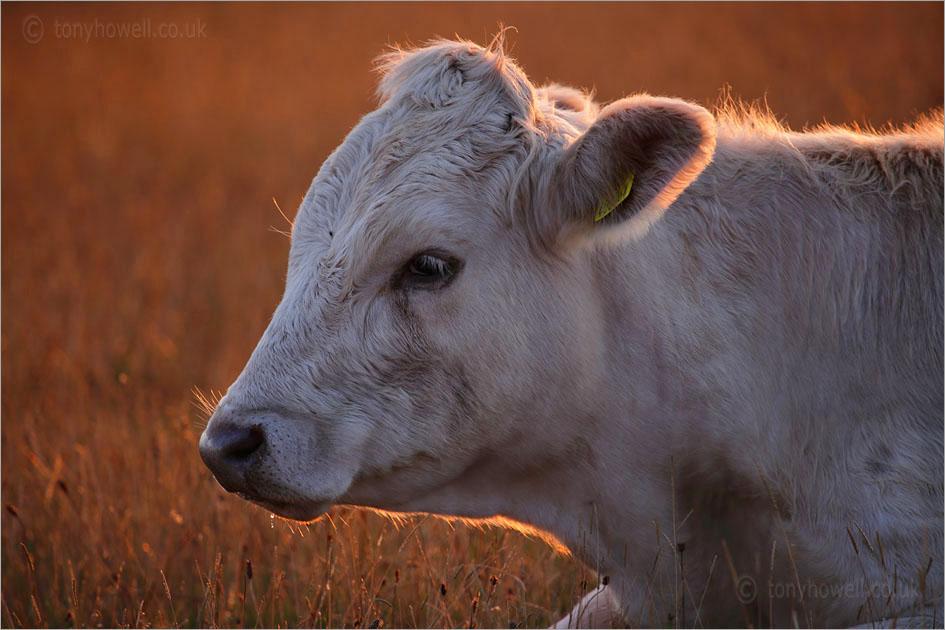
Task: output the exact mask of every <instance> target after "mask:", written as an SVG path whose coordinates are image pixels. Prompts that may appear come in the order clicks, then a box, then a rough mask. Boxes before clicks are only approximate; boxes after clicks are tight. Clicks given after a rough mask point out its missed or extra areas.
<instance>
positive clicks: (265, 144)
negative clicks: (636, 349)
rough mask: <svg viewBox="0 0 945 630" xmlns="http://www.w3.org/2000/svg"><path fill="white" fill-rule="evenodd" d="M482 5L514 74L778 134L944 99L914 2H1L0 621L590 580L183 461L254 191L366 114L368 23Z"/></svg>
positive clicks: (519, 620)
mask: <svg viewBox="0 0 945 630" xmlns="http://www.w3.org/2000/svg"><path fill="white" fill-rule="evenodd" d="M499 22H502V23H503V24H505V25H511V26H514V27H516V28H517V29H518V31H517V32H515V31H513V32H511V33H510V34H509V42H510V44H511V54H512V56H514V57H516V58H517V59H518V60H519V61H520V62H521V63H522V64H523V66H524V67H525V69H526V70H527V72H528V73H529V74H530V76H531V77H532V78H533V79H534V80H535V81H538V82H541V81H545V80H552V79H553V80H556V81H560V82H563V83H570V84H573V85H576V86H584V87H588V88H594V89H596V92H597V95H598V98H599V99H601V100H604V101H607V100H612V99H615V98H618V97H620V96H622V95H624V94H627V93H630V92H634V91H642V90H645V91H649V92H652V93H658V94H668V95H675V96H681V97H685V98H689V99H691V100H694V101H696V102H700V103H703V104H707V105H710V104H712V103H713V102H715V101H716V100H717V98H718V95H719V90H720V88H722V87H723V86H724V85H726V84H729V85H731V89H732V93H733V94H734V95H736V96H739V97H741V98H743V99H745V100H749V101H751V100H756V99H766V100H767V103H768V105H769V106H770V108H771V109H772V110H773V111H774V112H775V113H776V114H777V115H779V116H780V117H782V118H783V120H784V121H785V122H787V123H788V124H790V125H791V126H793V127H795V128H802V127H804V126H805V125H814V124H818V123H821V122H823V121H824V120H826V121H829V122H831V123H859V124H872V125H874V126H877V127H879V126H882V125H884V124H886V123H887V122H891V123H893V124H899V123H903V122H907V121H909V120H911V119H912V118H913V117H914V116H915V115H916V114H918V113H920V112H923V111H926V110H928V109H930V108H932V107H935V106H941V105H942V94H943V79H942V78H943V62H942V53H943V40H942V36H943V26H942V24H943V6H942V4H941V3H926V4H908V3H888V4H887V3H869V4H865V3H864V4H858V3H842V4H818V3H805V4H768V3H764V4H701V3H700V4H677V3H667V4H662V3H658V4H610V3H607V4H581V5H574V4H555V5H547V4H537V3H519V4H511V3H509V4H506V3H489V4H454V5H445V4H437V3H431V4H428V3H422V4H357V5H345V4H333V3H329V4H316V5H277V6H265V7H264V6H259V5H256V4H248V5H245V4H244V5H217V4H213V5H201V4H187V5H179V4H152V5H147V6H144V5H140V6H138V5H126V4H118V5H115V4H107V5H101V4H98V5H82V4H78V5H76V4H68V5H65V4H43V5H33V4H10V3H4V4H3V6H2V503H3V511H2V610H0V623H2V625H3V626H6V627H14V626H49V627H62V626H64V627H72V626H92V627H102V626H105V627H114V626H121V627H147V626H205V627H206V626H209V627H223V626H226V627H236V626H240V627H247V626H248V627H258V626H266V627H297V626H318V627H325V626H342V625H343V626H351V627H354V626H358V627H377V626H381V627H440V626H462V627H474V626H479V627H488V626H505V627H513V626H517V627H523V626H528V627H532V626H534V627H540V626H543V625H547V624H549V623H551V622H552V621H553V620H554V619H555V618H557V617H558V616H560V615H562V614H563V613H565V612H566V610H567V609H568V608H569V607H570V606H571V605H572V604H573V603H574V602H575V601H576V600H577V598H579V597H580V595H581V593H582V591H583V590H584V589H586V588H590V587H593V586H594V582H593V580H594V579H595V578H594V577H593V576H592V575H591V574H589V573H586V572H585V571H584V570H583V569H581V568H580V567H579V566H578V565H577V564H576V563H575V561H574V560H572V559H571V558H568V557H564V556H561V555H559V554H556V553H555V552H554V551H553V550H552V549H551V548H550V547H548V546H547V545H545V544H544V543H542V542H541V541H537V540H528V539H526V538H523V537H522V536H521V535H519V534H517V533H512V532H507V531H504V530H498V529H485V530H478V529H470V528H467V527H464V526H460V525H450V524H448V523H446V522H444V521H441V520H438V519H435V518H426V519H419V518H418V519H411V520H408V521H406V522H405V523H403V524H399V525H397V524H394V523H392V522H389V521H387V520H385V519H383V518H381V517H379V516H376V515H374V514H371V513H365V512H361V511H355V510H350V509H335V510H333V511H332V512H331V514H330V518H324V519H322V520H319V521H318V522H315V523H313V524H311V525H302V526H299V525H292V524H289V523H287V522H284V521H281V520H278V519H275V520H273V519H271V518H270V515H269V514H268V513H266V512H265V511H263V510H262V509H260V508H257V507H254V506H252V505H250V504H248V503H246V502H243V501H242V500H240V499H238V498H236V497H233V496H230V495H227V494H226V493H225V492H224V491H223V490H222V489H221V488H220V487H219V486H218V485H217V484H216V483H215V481H214V480H213V478H212V477H211V475H210V473H209V471H208V470H207V469H206V468H205V467H204V466H203V464H202V462H201V461H200V458H199V457H198V454H197V439H198V437H199V433H200V427H201V426H202V421H203V415H202V413H201V411H200V410H199V409H198V408H197V407H196V406H195V405H194V395H193V391H194V388H195V387H198V388H200V389H201V390H202V391H204V392H208V393H209V392H214V391H220V390H225V389H226V387H227V386H228V385H229V383H230V382H231V381H232V380H233V379H234V378H235V377H236V376H237V375H238V374H239V372H240V370H241V369H242V366H243V363H244V362H245V360H246V359H247V358H248V357H249V354H250V352H251V350H252V348H253V346H254V345H255V343H256V340H257V339H258V337H259V335H260V334H261V333H262V331H263V329H264V327H265V325H266V323H267V321H268V318H269V316H270V314H271V312H272V310H273V309H274V307H275V306H276V304H277V303H278V301H279V298H280V294H281V291H282V282H283V278H284V268H285V264H286V257H287V252H288V246H289V242H288V240H287V239H286V238H285V236H283V235H281V234H278V233H276V232H275V231H273V230H272V229H270V227H275V228H277V229H284V228H285V221H284V220H283V219H282V217H280V215H279V213H278V212H277V210H276V209H275V207H274V205H273V202H272V199H273V198H275V199H276V200H277V201H278V203H279V204H280V206H281V207H282V208H283V209H284V210H285V211H286V213H287V214H288V215H289V216H290V217H291V216H292V215H293V214H294V212H295V208H296V207H297V206H298V203H299V201H300V199H301V197H302V195H303V194H304V192H305V190H306V189H307V187H308V185H309V182H310V181H311V179H312V177H313V176H314V174H315V172H316V171H317V169H318V167H319V165H320V163H321V162H322V160H323V159H324V158H325V157H326V156H327V155H328V153H329V152H330V151H331V150H332V149H333V148H334V147H335V146H336V145H337V144H338V143H339V142H340V141H341V140H342V139H343V137H344V136H345V134H346V133H347V131H348V130H349V129H350V128H351V127H352V126H353V125H354V124H355V122H356V121H357V120H358V119H359V117H360V116H361V115H363V114H364V113H366V112H368V111H370V110H371V109H372V108H373V107H374V105H375V101H374V96H373V90H374V83H375V79H376V77H375V76H374V75H373V74H372V71H371V68H372V58H373V57H374V56H375V55H376V54H378V53H379V52H381V51H382V50H383V48H384V47H385V46H386V45H387V44H392V43H398V42H399V43H419V42H423V41H425V40H427V39H430V38H432V37H433V36H436V35H442V36H452V35H453V34H458V35H460V36H462V37H467V38H471V39H474V40H477V41H479V42H485V41H488V39H489V38H491V35H492V34H493V33H494V32H495V31H496V30H497V27H498V24H499ZM136 24H137V25H138V26H137V27H135V26H134V25H136ZM170 26H173V28H172V29H171V28H170ZM159 27H166V28H164V30H163V31H160V32H159ZM134 28H137V29H138V30H137V31H134V30H132V29H134ZM148 28H149V29H150V31H151V32H150V34H151V37H145V36H142V35H143V34H147V33H146V30H147V29H148ZM119 29H124V30H123V32H119ZM172 32H176V33H177V34H178V35H180V37H177V38H170V37H162V36H161V35H162V34H164V35H168V34H170V33H172ZM136 33H137V36H136ZM667 623H669V624H671V622H669V621H667Z"/></svg>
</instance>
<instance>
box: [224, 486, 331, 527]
mask: <svg viewBox="0 0 945 630" xmlns="http://www.w3.org/2000/svg"><path fill="white" fill-rule="evenodd" d="M239 496H240V497H241V498H243V499H246V500H247V501H250V502H252V503H255V504H256V505H258V506H260V507H262V508H265V509H266V510H269V511H270V512H272V513H273V514H275V515H276V516H279V517H281V518H284V519H287V520H290V521H300V522H302V523H308V522H311V521H314V520H316V519H317V518H319V517H320V516H322V515H323V514H325V513H326V512H327V511H328V510H329V508H331V506H332V505H333V504H332V503H331V502H320V501H295V502H288V501H272V500H268V499H263V498H260V497H257V496H254V495H251V494H247V493H244V492H240V493H239Z"/></svg>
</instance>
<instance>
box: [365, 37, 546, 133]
mask: <svg viewBox="0 0 945 630" xmlns="http://www.w3.org/2000/svg"><path fill="white" fill-rule="evenodd" d="M510 28H511V27H502V28H500V30H499V32H498V33H497V34H496V35H495V36H494V37H493V38H492V41H491V42H490V43H489V45H488V46H487V47H485V48H483V47H482V46H480V45H478V44H476V43H474V42H471V41H467V40H462V39H458V40H445V39H436V40H432V41H429V42H427V43H426V44H424V45H423V46H419V47H406V48H405V47H401V46H398V45H394V46H392V47H391V49H390V50H389V51H387V52H385V53H382V54H381V55H379V56H378V57H377V58H376V59H375V70H376V71H378V72H379V73H380V74H381V80H380V82H379V84H378V88H377V95H378V98H379V100H380V101H381V103H386V102H388V101H393V100H397V99H403V98H404V97H406V98H408V99H410V100H412V101H413V102H414V103H415V104H417V105H419V106H421V107H425V108H430V109H438V108H441V107H446V106H449V105H454V104H456V103H458V102H468V101H469V99H470V98H476V99H477V100H479V101H482V99H491V100H493V101H495V102H502V103H503V104H505V105H507V106H511V107H512V108H513V109H514V110H516V114H519V115H521V116H522V117H524V118H526V119H531V118H532V117H534V115H535V114H536V113H537V108H536V107H535V93H534V89H533V88H532V86H531V83H530V82H529V81H528V78H527V77H526V76H525V73H524V72H523V71H522V70H521V69H520V68H519V67H518V66H517V65H516V64H515V62H514V61H513V60H512V59H511V58H509V56H508V55H507V54H506V51H505V34H506V33H507V32H508V31H509V30H510Z"/></svg>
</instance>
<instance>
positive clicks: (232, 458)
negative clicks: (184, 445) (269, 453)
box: [200, 417, 266, 493]
mask: <svg viewBox="0 0 945 630" xmlns="http://www.w3.org/2000/svg"><path fill="white" fill-rule="evenodd" d="M265 444H266V434H265V431H264V430H263V428H262V427H261V426H260V425H258V424H246V425H242V424H240V423H238V422H236V421H234V420H232V419H229V418H226V417H223V418H213V419H212V420H211V422H210V424H209V425H207V428H206V430H205V431H204V432H203V435H201V436H200V457H201V458H202V459H203V461H204V463H205V464H206V465H207V468H209V469H210V471H211V472H212V473H213V476H214V477H216V478H217V481H219V482H220V485H221V486H223V487H224V489H226V490H227V491H228V492H236V493H248V492H251V487H250V484H249V476H250V473H251V471H252V469H253V467H254V465H256V464H257V462H258V461H259V458H260V457H261V456H262V453H263V451H264V450H265Z"/></svg>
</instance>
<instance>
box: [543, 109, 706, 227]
mask: <svg viewBox="0 0 945 630" xmlns="http://www.w3.org/2000/svg"><path fill="white" fill-rule="evenodd" d="M714 151H715V120H714V119H713V117H712V115H711V114H709V112H707V111H706V110H705V109H703V108H702V107H699V106H698V105H693V104H691V103H687V102H685V101H681V100H677V99H668V98H657V97H652V96H636V97H631V98H626V99H622V100H620V101H617V102H615V103H612V104H611V105H609V106H607V107H606V108H605V109H604V110H602V111H601V113H600V115H599V116H598V117H597V120H596V121H595V122H594V123H593V124H592V125H591V126H590V127H589V128H588V129H587V131H585V132H584V133H583V134H582V135H581V136H580V137H578V138H577V140H575V141H574V142H573V143H572V144H571V145H570V146H569V147H568V148H566V149H565V150H564V151H563V152H562V153H561V154H560V155H559V156H558V158H557V161H556V163H555V166H554V168H553V170H552V172H553V175H552V178H551V181H550V182H549V184H548V187H547V190H548V191H549V193H550V198H549V199H548V204H547V206H546V208H545V210H546V211H548V210H550V212H551V213H552V216H549V217H545V219H546V220H545V221H540V223H545V228H550V229H551V230H552V232H554V233H553V234H547V233H546V234H545V235H544V238H543V240H544V241H545V242H546V243H547V242H549V240H550V241H551V242H555V243H567V242H569V241H573V240H575V238H577V239H579V240H583V239H582V237H591V238H598V237H603V238H605V239H607V240H612V239H619V238H627V237H629V238H633V237H639V236H642V235H643V234H645V233H646V231H647V229H648V228H649V226H650V225H652V224H653V222H654V221H656V220H657V219H659V217H660V216H661V215H662V214H663V212H664V211H665V210H666V208H667V207H669V205H670V204H671V203H673V201H675V199H676V198H677V197H678V196H679V194H680V193H681V192H682V191H683V190H685V188H686V187H687V186H688V185H689V184H690V183H691V182H692V181H693V180H694V179H695V178H696V177H697V176H698V175H699V173H701V172H702V170H703V169H704V168H705V167H706V165H707V164H708V163H709V162H710V161H711V160H712V155H713V153H714ZM549 237H550V238H549Z"/></svg>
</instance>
